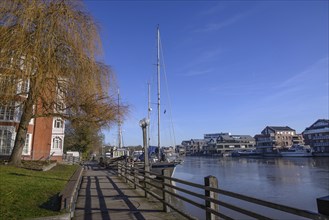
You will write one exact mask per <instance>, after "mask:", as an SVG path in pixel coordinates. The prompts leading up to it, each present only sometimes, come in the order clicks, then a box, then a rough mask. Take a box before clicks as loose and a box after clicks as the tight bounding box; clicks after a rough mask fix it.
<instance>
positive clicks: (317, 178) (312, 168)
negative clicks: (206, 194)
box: [174, 157, 329, 219]
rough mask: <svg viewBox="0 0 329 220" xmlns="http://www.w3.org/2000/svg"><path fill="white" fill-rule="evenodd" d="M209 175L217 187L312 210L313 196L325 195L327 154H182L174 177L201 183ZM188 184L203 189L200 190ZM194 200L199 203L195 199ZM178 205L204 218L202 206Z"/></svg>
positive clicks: (328, 166) (328, 179)
mask: <svg viewBox="0 0 329 220" xmlns="http://www.w3.org/2000/svg"><path fill="white" fill-rule="evenodd" d="M209 175H212V176H215V177H217V179H218V185H219V188H220V189H223V190H228V191H232V192H236V193H239V194H243V195H247V196H251V197H254V198H259V199H263V200H266V201H270V202H274V203H278V204H283V205H287V206H291V207H295V208H299V209H304V210H309V211H312V212H317V204H316V198H319V197H323V196H328V195H329V157H322V158H321V157H317V158H315V157H312V158H306V157H305V158H260V159H258V158H257V159H256V158H237V157H223V158H218V157H185V159H184V163H183V164H182V165H178V166H177V167H176V171H175V174H174V177H175V178H179V179H183V180H187V181H190V182H194V183H199V184H204V177H206V176H209ZM176 185H177V186H182V185H180V184H178V183H177V184H176ZM185 188H186V187H185ZM188 188H189V189H190V190H193V191H194V192H196V191H199V192H200V193H203V192H202V190H198V189H195V188H192V187H188ZM184 195H185V194H184ZM185 196H186V195H185ZM189 197H190V198H192V197H191V196H189ZM224 197H225V196H221V195H220V199H222V200H223V201H227V202H232V203H233V204H235V205H237V206H241V207H245V208H247V209H249V205H250V204H244V203H245V202H243V201H241V202H239V201H233V200H231V199H230V198H224ZM194 200H195V201H197V202H200V203H202V201H201V200H199V199H194ZM180 206H181V208H182V209H184V211H185V212H187V213H190V214H191V215H193V216H196V217H197V218H198V219H205V218H204V211H203V210H201V209H199V208H196V207H195V206H192V205H190V204H186V203H184V202H180ZM251 209H252V208H250V210H251ZM258 209H260V208H258ZM220 211H221V212H223V213H225V214H227V215H229V216H231V217H233V218H235V219H247V217H246V216H243V215H241V214H237V213H235V212H233V211H230V210H227V209H225V208H221V207H220ZM256 211H257V208H256ZM258 211H259V210H258ZM264 212H265V213H269V212H271V211H264ZM273 215H274V217H275V218H278V219H288V218H289V219H294V218H296V217H291V216H284V215H281V214H280V213H279V214H275V213H274V214H273ZM249 219H250V218H249Z"/></svg>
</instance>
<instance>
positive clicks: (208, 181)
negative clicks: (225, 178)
mask: <svg viewBox="0 0 329 220" xmlns="http://www.w3.org/2000/svg"><path fill="white" fill-rule="evenodd" d="M204 185H205V186H209V187H212V188H218V181H217V178H216V177H214V176H206V177H205V178H204ZM205 196H206V197H209V198H212V199H218V194H217V193H215V192H212V191H210V190H205ZM205 205H206V208H210V209H213V210H216V211H218V205H217V204H215V203H213V202H210V201H205ZM215 219H216V216H215V215H214V214H212V213H211V212H208V211H206V220H215Z"/></svg>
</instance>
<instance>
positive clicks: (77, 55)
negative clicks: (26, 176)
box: [0, 0, 124, 165]
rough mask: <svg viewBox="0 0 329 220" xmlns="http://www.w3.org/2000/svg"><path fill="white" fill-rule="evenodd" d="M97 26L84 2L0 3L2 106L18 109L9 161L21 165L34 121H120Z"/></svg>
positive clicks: (38, 0) (11, 0) (15, 0)
mask: <svg viewBox="0 0 329 220" xmlns="http://www.w3.org/2000/svg"><path fill="white" fill-rule="evenodd" d="M100 52H101V41H100V37H99V30H98V27H97V26H96V25H95V22H94V20H93V18H92V16H91V15H89V14H88V13H87V12H86V11H85V10H84V7H83V4H82V2H81V1H77V0H75V1H71V0H2V1H1V2H0V68H1V69H0V105H8V104H10V103H15V107H16V108H19V109H20V115H21V117H20V123H19V126H18V128H17V132H16V138H15V142H14V148H13V150H12V154H11V156H10V159H9V163H10V164H13V165H20V163H21V155H22V150H23V147H24V144H25V139H26V133H27V127H28V125H29V122H30V120H31V119H32V118H36V117H54V116H56V117H62V118H64V119H67V120H71V121H79V120H80V121H88V123H92V124H94V125H95V126H96V127H97V126H98V127H100V126H104V125H108V124H111V122H114V121H115V120H116V118H117V114H118V112H121V113H123V112H124V110H121V111H117V106H116V104H115V100H114V99H113V96H110V95H108V91H109V88H113V87H114V86H115V85H114V84H111V85H110V83H112V82H113V75H112V73H111V71H110V68H109V66H107V65H105V64H103V63H102V62H99V61H98V60H99V57H100V55H101V54H100Z"/></svg>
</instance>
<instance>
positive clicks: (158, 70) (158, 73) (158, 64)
mask: <svg viewBox="0 0 329 220" xmlns="http://www.w3.org/2000/svg"><path fill="white" fill-rule="evenodd" d="M157 41H158V42H157V78H158V158H159V159H160V30H159V25H158V28H157Z"/></svg>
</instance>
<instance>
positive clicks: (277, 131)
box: [261, 126, 299, 148]
mask: <svg viewBox="0 0 329 220" xmlns="http://www.w3.org/2000/svg"><path fill="white" fill-rule="evenodd" d="M261 134H262V135H264V136H265V137H268V139H265V140H266V141H267V142H268V140H270V142H268V143H271V144H272V145H274V146H276V147H277V148H287V147H290V146H291V145H293V144H294V141H296V140H298V139H299V136H298V135H296V130H294V129H292V128H290V127H288V126H285V127H283V126H267V127H266V128H264V129H263V130H262V132H261Z"/></svg>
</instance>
